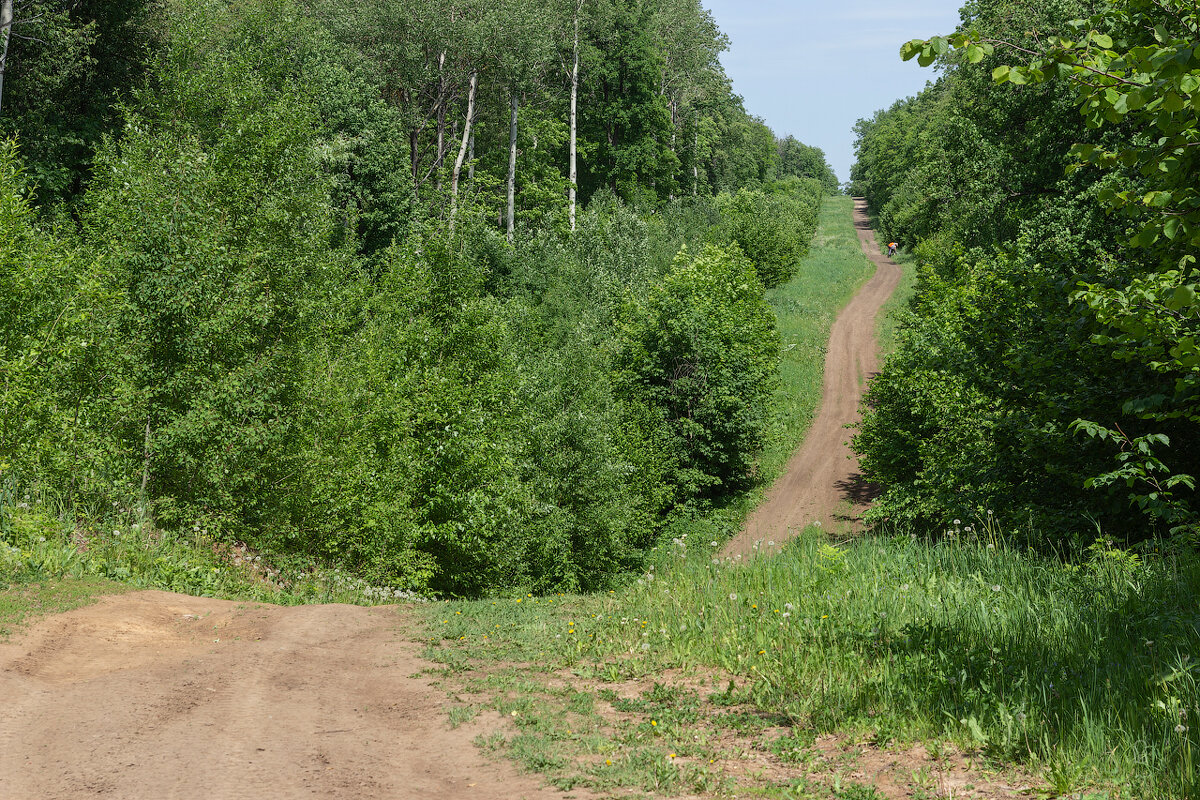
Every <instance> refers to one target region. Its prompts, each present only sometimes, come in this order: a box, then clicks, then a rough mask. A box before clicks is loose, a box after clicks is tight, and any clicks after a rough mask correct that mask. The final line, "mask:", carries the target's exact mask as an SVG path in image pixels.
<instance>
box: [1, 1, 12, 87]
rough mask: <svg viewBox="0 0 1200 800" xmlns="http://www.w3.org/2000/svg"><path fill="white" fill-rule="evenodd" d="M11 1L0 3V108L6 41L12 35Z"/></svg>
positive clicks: (6, 56) (6, 54)
mask: <svg viewBox="0 0 1200 800" xmlns="http://www.w3.org/2000/svg"><path fill="white" fill-rule="evenodd" d="M12 25H13V0H3V2H2V3H0V108H3V102H4V72H5V70H7V69H8V39H9V37H10V36H11V35H12Z"/></svg>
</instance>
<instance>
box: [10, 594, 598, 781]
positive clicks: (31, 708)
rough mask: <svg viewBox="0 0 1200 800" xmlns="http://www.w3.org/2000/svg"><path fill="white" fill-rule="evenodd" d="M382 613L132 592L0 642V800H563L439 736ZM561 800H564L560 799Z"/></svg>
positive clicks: (439, 716)
mask: <svg viewBox="0 0 1200 800" xmlns="http://www.w3.org/2000/svg"><path fill="white" fill-rule="evenodd" d="M406 629H407V630H408V631H411V625H410V624H406V622H405V618H404V616H403V614H402V612H401V611H399V610H398V609H396V608H358V607H354V606H339V605H326V606H302V607H292V608H285V607H277V606H258V605H242V604H236V603H231V602H227V601H223V600H211V599H205V598H194V597H184V596H181V595H174V594H169V593H166V592H137V593H133V594H126V595H120V596H117V597H109V598H104V599H102V600H101V601H100V602H99V603H97V604H96V605H93V606H90V607H87V608H82V609H79V610H76V611H72V612H69V613H66V614H61V615H58V616H55V617H50V618H48V619H45V620H43V621H41V622H40V623H39V624H37V625H36V626H34V627H33V628H31V629H30V630H28V631H27V632H25V633H24V634H22V635H21V636H20V637H18V638H16V639H14V641H12V642H9V643H5V644H0V799H2V800H43V799H45V800H49V799H50V798H54V799H55V800H60V799H61V800H68V799H71V798H113V799H121V800H124V799H128V800H165V799H166V798H178V799H179V800H192V799H194V800H237V799H240V798H254V800H264V799H266V800H289V799H290V798H307V797H317V798H347V799H349V798H354V799H355V800H364V799H365V798H389V799H390V798H431V799H432V800H438V799H439V798H447V799H448V798H456V799H457V798H531V799H532V798H561V797H563V795H562V794H561V793H559V792H557V791H554V790H551V789H547V788H543V787H542V786H541V779H540V778H539V777H537V776H531V775H521V774H518V773H517V772H516V769H515V767H512V766H510V765H509V764H507V763H493V762H489V761H487V760H486V759H485V758H484V757H483V756H482V755H481V754H480V752H479V750H478V749H477V748H476V747H475V746H474V744H473V739H474V738H475V736H477V735H478V734H479V733H481V732H482V731H484V730H488V729H489V726H490V728H491V729H494V728H495V727H497V726H499V725H500V724H501V722H500V720H499V718H498V717H496V718H493V719H491V720H483V721H482V722H481V723H480V724H479V725H471V726H463V727H460V728H457V729H454V730H451V729H450V728H449V725H448V724H447V719H446V715H445V713H444V711H443V705H444V704H445V702H446V695H445V693H444V692H443V691H442V690H439V689H436V688H433V687H431V685H430V681H429V680H428V679H424V678H419V677H416V678H414V677H413V675H414V673H416V672H418V671H420V670H421V669H423V668H424V667H426V666H428V664H426V663H425V662H423V661H421V659H420V658H419V657H418V647H419V646H418V645H416V644H414V643H413V642H411V641H409V640H408V638H407V637H408V636H410V635H411V634H410V633H406ZM575 794H576V796H578V795H579V793H575Z"/></svg>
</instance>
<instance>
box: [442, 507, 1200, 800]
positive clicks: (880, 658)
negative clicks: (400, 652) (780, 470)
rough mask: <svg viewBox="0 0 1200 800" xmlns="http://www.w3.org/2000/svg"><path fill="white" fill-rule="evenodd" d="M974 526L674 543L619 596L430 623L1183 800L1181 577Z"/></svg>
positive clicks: (495, 607)
mask: <svg viewBox="0 0 1200 800" xmlns="http://www.w3.org/2000/svg"><path fill="white" fill-rule="evenodd" d="M977 527H978V530H976V526H972V527H971V528H970V529H969V530H968V529H967V528H963V529H961V530H960V531H959V534H958V535H957V536H954V537H951V538H948V539H945V540H943V541H941V542H939V543H930V542H927V541H922V540H919V539H914V538H912V537H909V536H882V535H878V536H871V537H865V538H861V539H858V540H855V541H852V542H850V543H847V544H845V545H843V546H840V547H839V546H835V545H833V544H831V543H830V542H829V541H828V539H827V538H826V537H825V536H824V535H823V534H821V533H820V532H818V531H816V530H814V529H810V530H809V531H807V532H806V533H805V534H804V535H802V536H801V537H799V538H798V539H796V540H794V541H793V542H792V543H790V544H789V545H788V546H787V547H785V548H784V549H783V551H782V552H781V553H779V554H778V555H775V556H773V557H770V558H758V559H754V560H752V561H750V562H749V563H746V564H737V565H735V564H731V563H729V562H727V561H723V560H720V559H715V558H713V557H711V553H712V552H714V551H715V549H716V548H714V547H713V546H712V543H711V542H696V543H694V544H692V545H691V546H690V547H689V546H688V545H687V543H681V544H680V545H676V546H675V548H674V549H675V550H676V555H675V557H674V559H673V560H672V561H670V562H669V563H664V564H663V565H662V566H660V567H659V568H658V569H657V570H651V571H650V572H648V573H647V574H646V575H644V576H643V577H642V578H641V579H640V580H639V581H638V582H637V583H636V584H635V585H633V586H631V587H629V589H628V590H626V591H624V592H622V593H619V594H614V595H609V596H604V597H576V598H557V602H555V598H526V599H524V600H523V601H519V602H518V601H512V600H504V601H497V602H482V603H464V604H452V605H450V606H446V605H440V604H439V605H437V606H436V607H434V608H431V610H430V614H431V616H436V617H437V619H436V620H434V619H432V618H431V625H430V627H431V628H432V629H433V630H434V631H436V633H437V634H440V636H441V638H442V639H444V640H446V641H448V642H451V643H453V649H454V650H456V651H457V652H459V653H460V655H461V656H463V657H466V658H469V659H484V660H492V659H497V660H503V661H510V662H511V661H513V660H527V661H531V662H535V663H541V664H547V665H550V666H551V667H555V666H557V667H568V666H570V667H575V668H576V671H577V672H578V665H579V664H581V663H584V664H591V665H592V666H593V670H594V672H595V673H596V674H606V673H609V674H612V675H620V676H624V677H636V676H642V675H646V676H649V675H659V674H661V673H663V672H664V671H665V670H669V669H675V668H685V669H686V668H695V667H702V668H717V669H720V670H723V671H725V672H727V673H728V674H729V675H730V676H734V677H736V678H737V679H738V681H739V682H740V684H741V685H742V687H743V688H742V689H741V691H742V694H743V695H744V697H743V699H745V700H748V701H751V702H753V703H754V704H755V705H756V706H757V707H759V708H760V709H762V710H764V711H767V712H770V713H773V714H780V715H783V716H786V717H787V718H789V719H791V720H792V723H793V725H795V726H797V727H801V728H812V729H815V730H817V731H850V732H856V733H860V734H861V733H866V734H867V735H872V736H873V737H874V739H875V740H876V741H883V742H886V741H888V740H892V739H896V740H900V741H913V740H922V739H938V740H943V739H950V740H953V741H955V742H957V743H958V744H959V746H961V747H963V748H967V749H972V750H979V751H981V752H982V753H984V754H985V755H988V756H990V757H992V758H995V759H998V760H1001V761H1005V762H1010V763H1018V764H1023V765H1025V767H1026V768H1027V769H1029V770H1031V771H1033V772H1035V773H1040V774H1042V775H1044V776H1045V777H1046V780H1047V781H1048V784H1049V787H1050V788H1051V789H1055V788H1056V789H1057V790H1058V791H1082V790H1084V789H1089V788H1090V789H1096V788H1100V789H1106V788H1107V789H1108V790H1111V791H1113V792H1116V791H1117V790H1118V789H1128V790H1129V791H1130V792H1132V793H1133V794H1134V796H1142V797H1157V798H1168V797H1170V798H1178V797H1195V796H1197V794H1198V793H1200V776H1198V774H1197V771H1196V768H1195V753H1196V751H1197V748H1198V747H1200V739H1198V738H1197V732H1196V730H1195V729H1194V727H1195V725H1194V724H1195V722H1196V721H1197V719H1198V717H1200V692H1198V691H1197V675H1198V673H1200V662H1198V661H1197V659H1196V658H1195V654H1196V653H1200V649H1198V648H1200V566H1198V565H1196V564H1195V563H1193V562H1192V561H1191V560H1190V559H1187V558H1179V557H1174V556H1163V555H1161V554H1160V555H1154V554H1149V555H1148V556H1147V557H1144V558H1143V557H1142V556H1139V555H1137V554H1134V553H1131V552H1128V551H1122V550H1117V549H1113V548H1111V546H1109V545H1108V544H1106V543H1105V542H1102V541H1098V542H1097V543H1096V544H1095V545H1093V546H1092V547H1091V548H1090V549H1089V550H1088V551H1087V552H1086V553H1083V554H1079V557H1078V558H1077V559H1076V560H1075V561H1073V562H1072V561H1063V560H1060V559H1056V558H1052V557H1046V556H1042V555H1037V554H1034V553H1030V552H1028V551H1024V550H1019V549H1015V548H1013V547H1010V546H1009V545H1008V544H1006V542H1005V541H1004V539H1003V538H1002V536H1001V535H1000V534H999V532H998V530H997V526H995V525H991V526H988V525H986V524H980V525H978V526H977ZM705 551H708V552H705ZM535 601H537V602H535ZM460 612H461V613H460ZM442 620H446V622H445V623H443V622H442ZM483 636H486V637H488V638H487V639H482V638H481V637H483Z"/></svg>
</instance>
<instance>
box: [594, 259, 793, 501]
mask: <svg viewBox="0 0 1200 800" xmlns="http://www.w3.org/2000/svg"><path fill="white" fill-rule="evenodd" d="M628 314H629V318H628V321H627V322H626V324H625V326H624V329H623V331H622V334H621V338H620V340H619V342H618V344H617V348H618V354H617V362H616V363H617V367H618V369H619V370H620V379H619V380H620V387H621V388H620V391H621V392H622V393H623V394H624V396H625V397H627V398H628V399H629V400H630V401H631V402H634V403H641V404H643V405H645V406H646V407H647V408H648V409H650V410H651V411H652V413H654V414H657V415H660V416H661V418H662V419H663V420H664V421H665V422H666V424H667V425H668V428H669V430H670V432H671V434H670V435H671V441H672V445H673V448H674V450H675V452H676V453H678V459H679V465H680V469H679V475H678V477H677V479H676V480H677V481H678V482H679V484H680V485H681V486H682V487H684V492H685V495H709V496H711V495H712V494H715V493H719V492H723V491H729V490H733V489H737V488H740V487H744V486H746V485H747V483H748V482H749V480H750V479H751V477H752V474H753V464H754V459H755V457H756V455H757V454H758V452H759V450H760V449H761V447H762V443H763V437H764V436H765V434H766V428H767V424H768V419H769V415H770V410H769V406H770V398H771V392H772V391H773V389H774V383H775V381H776V380H777V374H778V359H779V338H778V334H777V332H776V331H775V322H774V317H773V315H772V313H771V309H770V306H769V305H768V304H767V302H766V300H765V299H764V297H763V287H762V283H761V282H760V281H759V280H758V276H757V274H756V273H755V271H754V268H753V266H752V265H751V264H750V262H749V261H748V260H747V259H746V258H745V257H744V256H742V255H741V254H740V253H738V252H737V251H728V250H721V249H719V248H716V247H712V246H709V247H706V248H705V249H704V250H703V251H702V252H701V253H700V254H699V255H698V256H695V257H690V256H689V255H688V254H687V252H686V251H682V252H681V253H680V255H679V257H678V258H677V259H676V262H675V266H674V268H673V269H672V270H671V272H670V273H669V274H668V275H667V276H666V278H665V279H664V280H663V282H662V283H661V284H660V285H658V286H655V287H653V288H652V289H651V290H650V293H649V296H648V297H647V298H646V299H645V300H644V301H641V302H635V303H634V304H632V305H631V307H630V309H629V312H628Z"/></svg>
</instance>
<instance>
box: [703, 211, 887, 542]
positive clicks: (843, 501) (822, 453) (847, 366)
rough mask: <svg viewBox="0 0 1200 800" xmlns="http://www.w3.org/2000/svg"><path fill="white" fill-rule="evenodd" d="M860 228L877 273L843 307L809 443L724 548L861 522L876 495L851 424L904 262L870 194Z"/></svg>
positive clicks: (875, 362)
mask: <svg viewBox="0 0 1200 800" xmlns="http://www.w3.org/2000/svg"><path fill="white" fill-rule="evenodd" d="M854 227H855V228H856V229H857V231H858V241H859V244H860V245H861V246H862V250H863V253H864V254H865V255H866V256H867V257H868V258H869V259H871V262H872V263H874V264H875V274H874V276H872V278H871V279H870V280H869V281H868V282H867V284H866V285H865V286H863V288H862V289H860V290H859V292H858V294H856V295H855V296H854V298H853V299H852V300H851V301H850V302H849V303H847V304H846V306H845V308H843V309H842V310H841V312H840V313H839V314H838V316H837V319H836V320H835V321H834V323H833V327H832V328H831V329H830V332H829V346H828V349H827V352H826V356H825V378H824V382H823V386H822V390H821V403H820V406H819V407H818V409H817V416H816V418H815V419H814V420H813V424H812V427H811V428H810V429H809V431H808V433H807V434H806V435H805V437H804V442H803V444H801V445H800V447H799V448H797V449H796V452H794V453H793V454H792V457H791V459H789V461H788V464H787V468H786V470H785V471H784V474H783V476H782V477H780V478H779V480H777V481H776V482H775V485H774V486H772V487H771V489H770V491H769V492H767V497H766V500H765V501H764V502H763V504H762V505H760V506H759V507H758V508H757V509H755V510H754V512H753V513H751V514H750V516H749V517H748V518H747V520H746V524H745V525H744V527H743V528H742V530H741V532H740V533H739V534H738V535H737V536H735V537H734V538H733V539H731V540H730V541H729V542H728V543H727V544H726V545H725V548H724V549H723V550H722V552H721V554H722V556H726V557H732V558H736V557H738V556H743V557H745V556H750V555H753V554H754V553H756V552H758V551H759V548H758V547H756V543H760V542H761V543H763V545H765V543H766V542H769V541H773V542H775V544H776V545H777V546H782V545H783V543H784V542H785V541H787V540H788V539H790V538H792V537H793V536H795V535H796V534H797V533H799V532H800V531H801V530H803V529H804V528H805V527H806V526H808V525H810V524H812V523H814V522H819V523H820V524H821V525H822V526H825V527H826V529H829V528H831V527H832V528H836V527H837V526H839V525H840V526H849V527H851V528H856V527H857V526H858V525H859V524H860V517H861V514H862V512H863V511H864V510H865V509H866V507H867V506H868V505H869V504H870V501H871V499H872V497H873V490H872V487H871V486H870V485H868V484H866V483H865V482H864V481H863V479H862V476H861V474H860V473H859V471H858V459H857V458H856V457H855V455H854V453H853V452H852V451H851V450H850V447H849V439H850V431H848V430H846V426H847V425H854V424H856V423H857V422H858V419H859V414H858V405H859V400H860V399H861V397H862V390H863V387H864V385H865V383H866V380H867V379H868V378H869V377H870V376H871V375H873V374H874V373H875V372H877V371H878V370H879V357H878V347H877V344H876V341H875V318H876V317H877V316H878V314H879V309H880V308H881V307H882V306H883V304H884V303H885V302H887V299H888V298H889V297H891V296H892V292H894V291H895V290H896V286H897V285H898V284H899V283H900V268H899V267H898V266H896V264H895V263H894V262H893V261H892V260H891V259H889V258H888V257H887V256H885V255H884V254H883V253H881V252H880V251H879V247H878V245H877V244H876V242H875V233H874V231H872V230H871V224H870V221H869V219H868V218H867V205H866V201H865V200H862V199H860V198H858V199H855V201H854Z"/></svg>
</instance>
